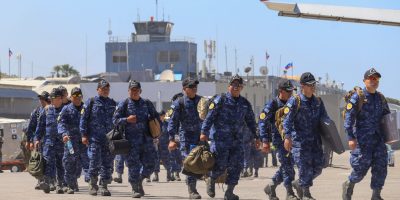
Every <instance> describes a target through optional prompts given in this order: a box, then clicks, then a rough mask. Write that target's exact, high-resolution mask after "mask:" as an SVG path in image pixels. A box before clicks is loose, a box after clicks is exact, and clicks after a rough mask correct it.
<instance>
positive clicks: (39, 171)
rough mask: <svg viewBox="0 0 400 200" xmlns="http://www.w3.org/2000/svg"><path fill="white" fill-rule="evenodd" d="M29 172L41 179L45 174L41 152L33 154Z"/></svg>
mask: <svg viewBox="0 0 400 200" xmlns="http://www.w3.org/2000/svg"><path fill="white" fill-rule="evenodd" d="M28 172H29V174H31V175H32V176H33V177H37V178H40V177H42V176H43V174H44V159H43V156H42V154H41V153H40V152H39V151H34V152H32V155H31V158H30V159H29V164H28Z"/></svg>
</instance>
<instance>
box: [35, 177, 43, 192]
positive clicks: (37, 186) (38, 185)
mask: <svg viewBox="0 0 400 200" xmlns="http://www.w3.org/2000/svg"><path fill="white" fill-rule="evenodd" d="M41 181H43V180H40V179H38V182H37V183H36V186H35V190H40V182H41Z"/></svg>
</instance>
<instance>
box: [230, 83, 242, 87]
mask: <svg viewBox="0 0 400 200" xmlns="http://www.w3.org/2000/svg"><path fill="white" fill-rule="evenodd" d="M231 86H232V87H242V86H243V85H242V84H240V83H231Z"/></svg>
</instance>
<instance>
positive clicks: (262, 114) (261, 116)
mask: <svg viewBox="0 0 400 200" xmlns="http://www.w3.org/2000/svg"><path fill="white" fill-rule="evenodd" d="M265 117H266V115H265V113H263V112H262V113H261V114H260V119H261V120H263V119H265Z"/></svg>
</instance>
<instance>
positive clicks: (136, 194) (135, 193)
mask: <svg viewBox="0 0 400 200" xmlns="http://www.w3.org/2000/svg"><path fill="white" fill-rule="evenodd" d="M131 186H132V198H140V197H142V195H141V194H140V193H139V190H138V188H139V184H138V183H131Z"/></svg>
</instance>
